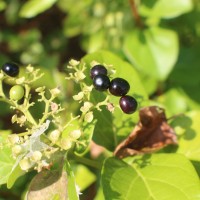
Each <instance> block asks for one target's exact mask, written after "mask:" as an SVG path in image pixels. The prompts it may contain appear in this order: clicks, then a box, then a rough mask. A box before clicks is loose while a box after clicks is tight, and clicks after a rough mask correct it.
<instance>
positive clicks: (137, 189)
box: [102, 154, 200, 200]
mask: <svg viewBox="0 0 200 200" xmlns="http://www.w3.org/2000/svg"><path fill="white" fill-rule="evenodd" d="M102 185H103V191H104V195H105V199H106V200H109V199H117V200H125V199H126V200H133V199H140V200H149V199H152V200H164V199H165V200H166V199H170V200H177V199H181V200H192V199H193V200H197V199H200V182H199V178H198V176H197V174H196V172H195V169H194V167H193V166H192V164H191V163H190V162H189V161H188V160H187V159H186V158H185V157H184V156H183V155H179V154H152V155H145V156H143V157H135V158H134V162H133V163H130V165H129V164H127V163H125V162H123V161H122V160H118V159H116V158H108V159H107V160H106V161H105V164H104V167H103V171H102Z"/></svg>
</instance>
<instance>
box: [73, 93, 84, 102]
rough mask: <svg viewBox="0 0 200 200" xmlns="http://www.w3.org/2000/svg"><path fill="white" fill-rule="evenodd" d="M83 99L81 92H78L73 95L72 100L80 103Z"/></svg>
mask: <svg viewBox="0 0 200 200" xmlns="http://www.w3.org/2000/svg"><path fill="white" fill-rule="evenodd" d="M83 97H84V93H83V92H79V93H78V94H77V95H74V96H73V99H74V100H75V101H80V100H82V99H83Z"/></svg>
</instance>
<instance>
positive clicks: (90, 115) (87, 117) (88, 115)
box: [84, 111, 94, 123]
mask: <svg viewBox="0 0 200 200" xmlns="http://www.w3.org/2000/svg"><path fill="white" fill-rule="evenodd" d="M93 118H94V115H93V112H92V111H91V112H88V113H87V114H86V115H85V117H84V120H85V121H86V122H88V123H90V122H91V121H92V120H93Z"/></svg>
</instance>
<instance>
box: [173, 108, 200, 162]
mask: <svg viewBox="0 0 200 200" xmlns="http://www.w3.org/2000/svg"><path fill="white" fill-rule="evenodd" d="M199 119H200V111H192V112H189V113H187V114H185V115H182V116H179V117H176V118H175V119H174V120H173V122H172V126H173V127H174V129H175V132H176V134H177V135H178V137H179V140H178V149H177V153H181V154H184V155H185V156H186V157H187V158H189V159H191V160H196V161H200V145H199V144H200V123H199Z"/></svg>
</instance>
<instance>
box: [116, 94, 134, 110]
mask: <svg viewBox="0 0 200 200" xmlns="http://www.w3.org/2000/svg"><path fill="white" fill-rule="evenodd" d="M119 105H120V107H121V109H122V111H123V112H124V113H126V114H132V113H134V112H135V111H136V109H137V101H136V99H135V98H133V97H131V96H128V95H126V96H123V97H121V98H120V100H119Z"/></svg>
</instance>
